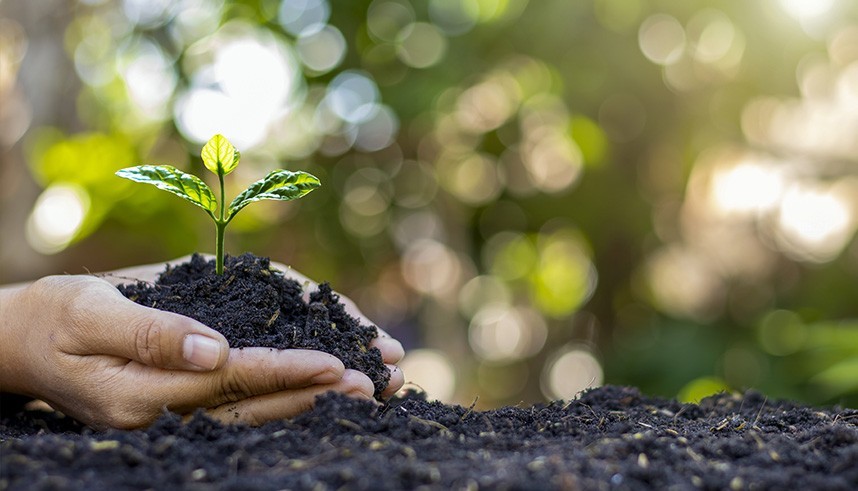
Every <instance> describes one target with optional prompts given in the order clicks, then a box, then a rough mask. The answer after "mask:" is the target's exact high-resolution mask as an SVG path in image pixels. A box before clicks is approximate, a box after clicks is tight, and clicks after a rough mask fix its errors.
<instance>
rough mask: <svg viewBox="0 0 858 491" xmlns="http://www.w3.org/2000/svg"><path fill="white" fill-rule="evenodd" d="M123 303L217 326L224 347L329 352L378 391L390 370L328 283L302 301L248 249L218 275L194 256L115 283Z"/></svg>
mask: <svg viewBox="0 0 858 491" xmlns="http://www.w3.org/2000/svg"><path fill="white" fill-rule="evenodd" d="M119 291H121V292H122V294H123V295H125V296H126V297H128V298H130V299H131V300H133V301H135V302H137V303H139V304H141V305H145V306H147V307H155V308H158V309H161V310H168V311H170V312H176V313H179V314H182V315H186V316H188V317H192V318H194V319H196V320H198V321H200V322H202V323H203V324H205V325H207V326H209V327H212V328H214V329H217V330H218V331H220V332H221V333H223V335H224V336H225V337H226V339H227V340H228V341H229V345H230V347H232V348H244V347H250V346H261V347H270V348H279V349H287V348H306V349H314V350H319V351H324V352H326V353H330V354H332V355H334V356H336V357H337V358H339V359H340V360H342V361H343V364H344V365H345V366H346V368H353V369H355V370H359V371H361V372H363V373H365V374H366V375H367V376H369V378H370V379H371V380H372V383H373V384H374V385H375V394H376V396H378V395H379V394H381V392H382V391H383V390H384V389H385V388H386V387H387V383H388V381H389V380H390V372H389V371H388V370H387V367H386V366H385V365H384V362H383V361H382V358H381V352H380V351H379V350H378V349H377V348H369V347H368V346H369V343H370V342H371V341H372V340H373V338H375V337H376V336H377V335H378V331H377V330H376V328H375V326H364V325H361V324H360V322H358V321H357V319H355V318H354V317H352V316H350V315H349V314H347V313H346V311H345V307H344V306H343V304H341V303H340V302H339V296H338V295H336V294H335V293H333V292H332V291H331V287H330V286H329V285H328V284H326V283H325V284H322V285H320V286H319V290H318V291H316V292H313V293H311V294H310V303H309V304H307V303H306V302H305V301H304V299H303V298H302V293H303V290H302V288H301V285H299V284H298V282H296V281H295V280H292V279H289V278H286V277H284V276H283V274H282V273H281V272H279V271H278V270H276V269H272V268H271V264H270V261H269V259H268V258H262V257H257V256H254V255H253V254H250V253H245V254H242V255H241V256H238V257H232V256H227V257H226V259H225V261H224V274H222V275H218V274H215V262H214V260H210V261H208V260H206V259H205V258H203V257H202V256H199V255H197V254H194V256H193V257H192V258H191V260H190V261H189V262H186V263H182V264H180V265H178V266H176V267H168V268H167V270H166V271H164V272H163V273H161V276H160V277H159V278H158V281H157V282H155V283H154V284H152V283H144V282H138V283H136V284H132V285H120V286H119Z"/></svg>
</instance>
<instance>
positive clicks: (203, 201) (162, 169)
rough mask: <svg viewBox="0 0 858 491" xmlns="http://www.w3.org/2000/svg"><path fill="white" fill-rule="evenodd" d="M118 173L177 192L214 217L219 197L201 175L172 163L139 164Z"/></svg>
mask: <svg viewBox="0 0 858 491" xmlns="http://www.w3.org/2000/svg"><path fill="white" fill-rule="evenodd" d="M116 175H117V176H119V177H123V178H125V179H130V180H132V181H134V182H142V183H145V184H152V185H153V186H155V187H157V188H158V189H162V190H164V191H167V192H170V193H173V194H175V195H176V196H178V197H180V198H182V199H185V200H188V201H190V202H191V203H193V204H195V205H197V206H199V207H200V208H202V209H204V210H206V213H208V214H209V216H211V217H212V218H214V212H215V211H216V210H217V198H215V195H214V193H212V190H211V188H209V187H208V185H206V183H204V182H203V180H202V179H200V178H199V177H197V176H195V175H193V174H188V173H186V172H182V171H180V170H179V169H177V168H175V167H173V166H171V165H138V166H137V167H128V168H126V169H120V170H118V171H116Z"/></svg>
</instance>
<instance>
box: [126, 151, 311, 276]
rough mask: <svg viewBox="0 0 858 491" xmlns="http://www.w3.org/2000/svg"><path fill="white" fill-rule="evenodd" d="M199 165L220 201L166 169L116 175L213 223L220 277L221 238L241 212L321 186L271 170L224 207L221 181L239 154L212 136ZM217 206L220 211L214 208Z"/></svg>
mask: <svg viewBox="0 0 858 491" xmlns="http://www.w3.org/2000/svg"><path fill="white" fill-rule="evenodd" d="M200 156H201V157H202V159H203V164H205V166H206V168H207V169H208V170H210V171H212V172H214V173H215V174H216V175H217V177H218V181H219V183H220V201H218V200H217V199H216V198H215V195H214V193H213V192H212V190H211V188H209V187H208V186H207V185H206V183H205V182H203V180H202V179H200V178H199V177H197V176H195V175H193V174H188V173H185V172H182V171H180V170H179V169H176V168H175V167H173V166H170V165H138V166H136V167H128V168H125V169H120V170H118V171H117V172H116V175H117V176H119V177H123V178H125V179H131V180H132V181H135V182H142V183H146V184H152V185H154V186H155V187H157V188H158V189H163V190H164V191H169V192H171V193H173V194H175V195H177V196H179V197H181V198H184V199H186V200H188V201H190V202H191V203H193V204H195V205H197V206H199V207H200V208H202V209H203V210H205V211H206V213H208V215H209V216H210V217H211V218H212V220H214V222H215V228H216V229H217V235H216V239H215V261H216V262H215V269H216V271H217V274H223V236H224V231H225V230H226V226H227V225H229V222H231V221H232V219H233V218H235V215H236V214H237V213H238V212H239V211H241V209H242V208H244V207H245V206H247V205H249V204H250V203H253V202H254V201H260V200H263V199H273V200H280V201H289V200H293V199H298V198H300V197H302V196H304V195H306V194H307V193H309V192H310V191H312V190H314V189H316V188H317V187H319V186H320V185H321V183H320V182H319V179H318V178H316V176H314V175H312V174H308V173H306V172H301V171H296V172H292V171H288V170H284V169H278V170H274V171H271V172H269V173H268V175H267V176H265V177H264V178H262V179H260V180H258V181H256V182H254V183H253V184H251V185H250V187H248V188H247V189H245V190H244V191H242V192H241V193H239V195H238V196H236V197H235V199H234V200H232V202H231V203H230V204H229V206H226V199H225V198H224V188H223V177H224V176H225V175H227V174H229V173H230V172H232V171H233V170H235V168H236V167H237V166H238V161H239V159H240V158H241V154H240V153H239V151H238V150H236V149H235V147H234V146H233V145H232V143H230V142H229V140H227V139H226V138H225V137H224V136H223V135H215V136H213V137H212V139H211V140H209V141H208V143H206V144H205V146H203V150H202V152H201V153H200ZM218 203H220V207H218Z"/></svg>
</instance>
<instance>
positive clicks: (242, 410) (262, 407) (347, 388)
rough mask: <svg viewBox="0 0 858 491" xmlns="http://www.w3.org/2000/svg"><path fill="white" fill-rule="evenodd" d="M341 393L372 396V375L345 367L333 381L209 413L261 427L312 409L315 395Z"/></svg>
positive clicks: (251, 399) (217, 417)
mask: <svg viewBox="0 0 858 491" xmlns="http://www.w3.org/2000/svg"><path fill="white" fill-rule="evenodd" d="M330 391H334V392H339V393H341V394H346V395H348V396H351V397H357V398H361V399H372V392H373V386H372V382H371V381H370V380H369V378H368V377H367V376H366V375H364V374H362V373H360V372H357V371H355V370H346V371H345V373H344V374H343V377H342V379H341V380H340V381H339V382H336V383H334V384H326V385H313V386H310V387H305V388H303V389H294V390H286V391H281V392H275V393H272V394H266V395H262V396H256V397H250V398H247V399H243V400H241V401H237V402H233V403H228V404H222V405H220V406H218V407H215V408H212V409H209V410H207V411H206V412H207V413H208V415H209V416H211V417H212V418H214V419H217V420H219V421H221V422H224V423H239V422H241V423H248V424H250V425H253V426H258V425H261V424H264V423H267V422H268V421H274V420H278V419H284V418H292V417H295V416H297V415H298V414H301V413H303V412H306V411H309V410H310V409H312V408H313V405H314V403H315V400H316V397H317V396H319V395H321V394H324V393H326V392H330Z"/></svg>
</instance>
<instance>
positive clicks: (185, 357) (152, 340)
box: [72, 282, 229, 371]
mask: <svg viewBox="0 0 858 491" xmlns="http://www.w3.org/2000/svg"><path fill="white" fill-rule="evenodd" d="M102 285H103V287H106V288H103V287H96V288H93V289H92V290H89V292H91V294H93V297H95V298H90V299H89V301H87V300H86V299H85V298H80V299H79V300H84V301H79V302H74V305H75V308H76V310H78V312H74V315H73V316H72V318H73V319H75V324H76V325H75V328H76V329H75V331H76V332H77V333H78V335H79V338H81V339H78V341H79V343H78V345H81V344H82V345H84V346H85V351H86V352H87V353H86V354H106V355H114V356H120V357H123V358H128V359H130V360H135V361H138V362H140V363H143V364H145V365H149V366H152V367H157V368H164V369H178V370H194V371H211V370H215V369H217V368H220V367H222V366H223V365H224V364H225V363H226V360H227V358H228V357H229V343H227V340H226V338H224V337H223V335H222V334H220V333H219V332H217V331H215V330H214V329H211V328H209V327H207V326H205V325H203V324H202V323H200V322H198V321H196V320H194V319H191V318H190V317H185V316H183V315H179V314H176V313H173V312H166V311H162V310H157V309H153V308H149V307H144V306H142V305H138V304H136V303H134V302H132V301H131V300H128V299H127V298H125V297H124V296H122V294H121V293H119V291H118V290H116V289H115V288H114V287H112V286H111V285H110V284H108V283H106V282H102ZM93 286H95V285H93ZM98 290H100V291H98ZM108 292H109V293H108ZM87 296H89V295H86V294H83V295H82V297H87ZM93 300H95V301H93ZM82 354H83V353H82Z"/></svg>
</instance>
